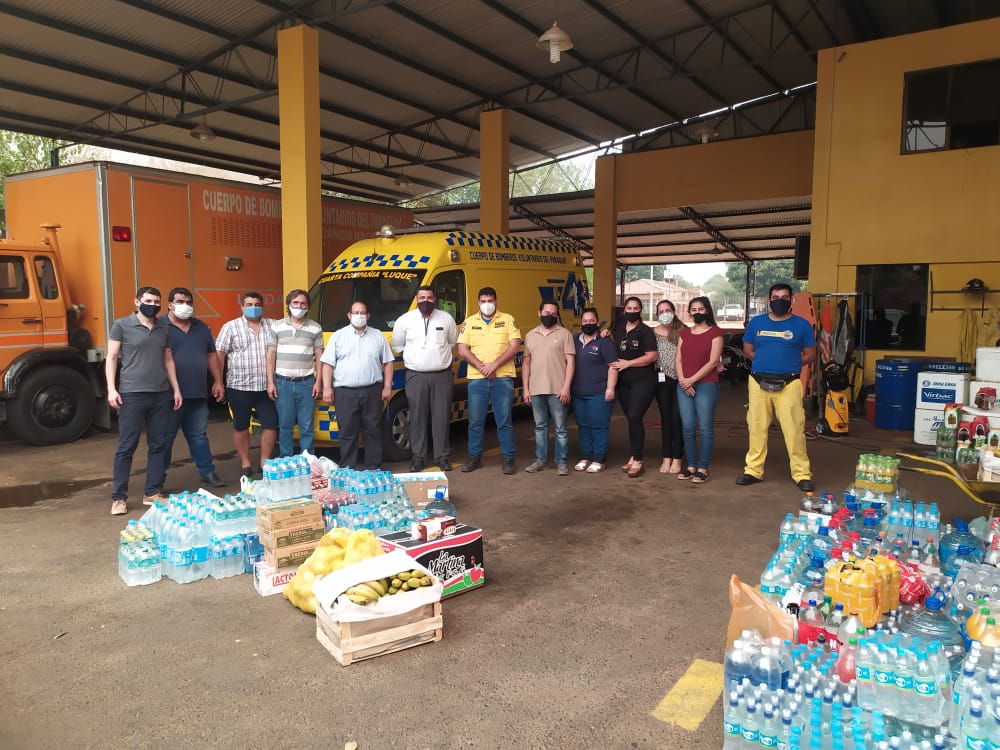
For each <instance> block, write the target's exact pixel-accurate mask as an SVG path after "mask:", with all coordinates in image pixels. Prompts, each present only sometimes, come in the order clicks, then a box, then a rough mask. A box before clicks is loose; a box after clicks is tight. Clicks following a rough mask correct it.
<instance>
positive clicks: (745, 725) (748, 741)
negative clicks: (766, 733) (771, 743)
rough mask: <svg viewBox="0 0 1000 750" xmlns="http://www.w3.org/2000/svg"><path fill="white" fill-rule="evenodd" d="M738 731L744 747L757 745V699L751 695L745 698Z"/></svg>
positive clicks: (758, 739) (758, 734) (758, 736)
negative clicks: (741, 720) (744, 706)
mask: <svg viewBox="0 0 1000 750" xmlns="http://www.w3.org/2000/svg"><path fill="white" fill-rule="evenodd" d="M740 732H741V734H742V735H743V746H744V747H757V745H758V744H759V742H760V724H759V723H758V721H757V701H756V699H755V698H753V697H752V696H751V697H749V698H747V699H746V710H745V711H744V713H743V722H742V725H741V727H740Z"/></svg>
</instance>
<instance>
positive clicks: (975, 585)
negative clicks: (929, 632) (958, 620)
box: [951, 560, 1000, 617]
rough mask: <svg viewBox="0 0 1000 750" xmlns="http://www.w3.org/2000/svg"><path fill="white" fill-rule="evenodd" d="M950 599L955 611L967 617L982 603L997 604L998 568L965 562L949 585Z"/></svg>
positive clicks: (999, 589) (998, 596)
mask: <svg viewBox="0 0 1000 750" xmlns="http://www.w3.org/2000/svg"><path fill="white" fill-rule="evenodd" d="M951 598H952V602H953V603H954V607H955V609H956V610H957V611H958V612H959V613H961V614H962V616H963V617H968V616H969V615H971V614H972V613H973V612H975V611H976V609H977V608H978V607H981V606H982V604H979V602H984V603H987V604H989V603H997V601H998V599H1000V568H996V567H994V566H992V565H986V564H984V563H977V562H973V561H972V560H967V561H965V562H963V563H962V566H961V567H960V568H959V569H958V574H957V575H956V576H955V580H954V582H953V583H952V585H951Z"/></svg>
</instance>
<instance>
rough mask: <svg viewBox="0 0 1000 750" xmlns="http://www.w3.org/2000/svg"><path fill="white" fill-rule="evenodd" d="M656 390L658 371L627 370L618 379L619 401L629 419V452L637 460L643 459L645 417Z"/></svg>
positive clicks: (626, 417)
mask: <svg viewBox="0 0 1000 750" xmlns="http://www.w3.org/2000/svg"><path fill="white" fill-rule="evenodd" d="M655 390H656V373H655V372H654V371H653V370H652V369H651V368H650V369H649V370H648V371H645V370H644V371H642V372H636V373H629V372H628V371H627V370H626V371H625V372H624V373H622V376H621V377H619V379H618V403H620V404H621V406H622V411H623V412H624V413H625V419H626V420H628V445H629V454H630V455H631V456H632V458H634V459H635V460H636V461H641V460H642V451H643V449H644V448H645V445H646V427H645V425H644V424H643V421H642V420H643V418H644V417H645V416H646V412H647V411H648V410H649V405H650V404H651V403H652V401H653V393H654V391H655Z"/></svg>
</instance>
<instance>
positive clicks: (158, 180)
mask: <svg viewBox="0 0 1000 750" xmlns="http://www.w3.org/2000/svg"><path fill="white" fill-rule="evenodd" d="M4 189H5V195H6V205H7V227H8V235H9V239H8V240H0V424H4V423H6V424H7V425H8V426H9V427H10V429H11V430H12V431H13V432H14V433H15V435H16V436H17V437H18V438H20V439H21V440H22V441H24V442H26V443H30V444H34V445H51V444H55V443H63V442H69V441H72V440H76V439H77V438H79V437H80V436H81V435H83V434H84V433H85V432H86V431H87V429H88V428H90V427H91V425H95V426H98V427H104V428H109V427H110V425H111V415H110V412H109V409H108V407H107V404H106V401H105V400H104V390H105V388H104V376H103V367H104V353H105V351H106V343H107V336H108V331H109V329H110V327H111V323H112V322H113V321H114V319H115V318H118V317H121V316H123V315H127V314H129V313H130V312H132V311H133V310H134V309H135V308H134V305H133V298H134V297H135V292H136V290H137V289H138V288H139V287H140V286H155V287H157V288H158V289H159V290H160V291H161V292H162V294H163V307H164V310H165V309H166V295H167V294H168V292H169V290H170V289H171V288H172V287H177V286H181V287H187V288H189V289H191V291H192V292H193V294H194V300H195V302H194V305H195V314H196V315H197V316H198V318H200V319H201V320H203V321H205V322H206V323H207V324H208V325H209V326H210V327H211V328H212V331H213V332H214V333H218V331H219V328H220V327H221V325H222V323H224V322H225V321H226V320H229V319H231V318H234V317H236V316H237V315H238V314H239V306H240V298H241V295H242V294H243V293H244V292H247V291H250V290H255V291H258V292H260V293H261V294H263V295H264V314H265V315H268V316H271V317H281V316H282V315H283V310H284V294H285V291H286V290H285V289H284V287H283V285H282V283H281V275H282V262H281V194H280V192H279V191H278V190H275V189H273V188H267V187H261V186H257V185H253V184H249V183H243V182H233V181H228V180H217V179H213V178H208V177H201V176H196V175H189V174H181V173H177V172H169V171H164V170H158V169H150V168H145V167H135V166H129V165H123V164H114V163H110V162H87V163H84V164H77V165H73V166H68V167H59V168H55V169H48V170H42V171H38V172H27V173H24V174H19V175H11V176H8V177H6V178H5V188H4ZM55 222H58V224H56V223H55ZM384 224H390V225H393V226H412V224H413V216H412V213H411V212H410V211H408V210H406V209H399V208H395V207H392V206H383V205H379V204H374V203H372V204H368V203H360V202H353V201H346V200H339V199H332V198H324V200H323V264H324V267H325V266H326V265H328V264H329V263H330V262H331V261H332V260H333V259H334V258H335V257H336V256H337V255H338V254H339V253H340V251H341V250H343V249H344V248H346V247H347V246H348V245H350V244H352V243H353V242H356V241H357V240H360V239H363V238H366V237H371V236H372V235H373V234H374V233H375V232H376V231H377V230H378V228H379V227H380V226H382V225H384ZM57 229H58V231H57Z"/></svg>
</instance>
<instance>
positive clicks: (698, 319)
mask: <svg viewBox="0 0 1000 750" xmlns="http://www.w3.org/2000/svg"><path fill="white" fill-rule="evenodd" d="M691 320H693V321H694V322H695V323H704V322H705V321H706V320H708V316H707V315H706V314H705V313H692V314H691Z"/></svg>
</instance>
